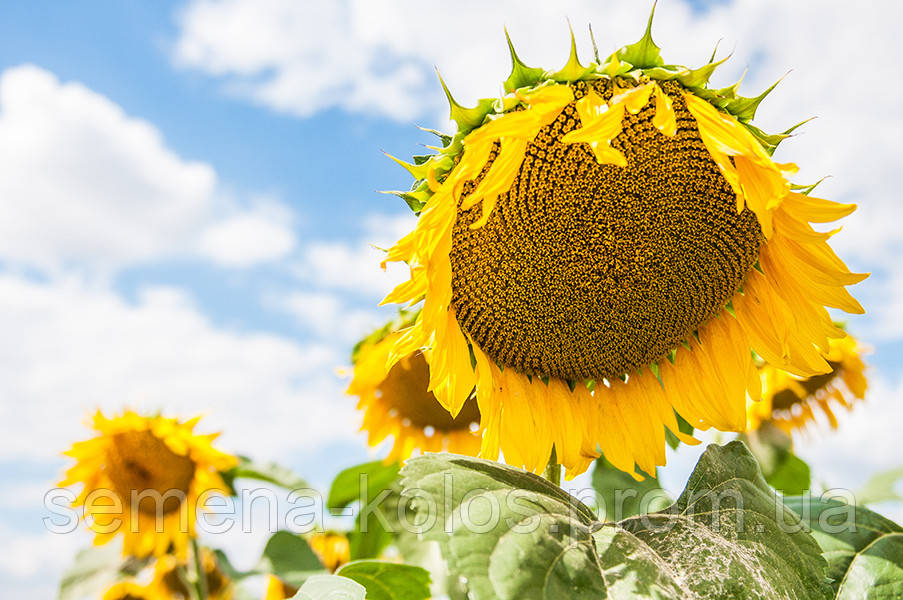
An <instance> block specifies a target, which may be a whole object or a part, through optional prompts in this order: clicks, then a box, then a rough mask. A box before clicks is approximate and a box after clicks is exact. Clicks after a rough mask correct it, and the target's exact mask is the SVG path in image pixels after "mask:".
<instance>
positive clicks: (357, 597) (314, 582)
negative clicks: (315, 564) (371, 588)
mask: <svg viewBox="0 0 903 600" xmlns="http://www.w3.org/2000/svg"><path fill="white" fill-rule="evenodd" d="M366 595H367V590H366V589H364V586H362V585H361V584H359V583H357V582H356V581H352V580H351V579H348V578H347V577H339V576H338V575H314V576H312V577H311V578H310V579H308V580H307V581H305V582H304V585H302V586H301V589H299V590H298V593H297V594H295V595H294V596H292V597H293V598H297V599H298V600H364V598H365V597H366Z"/></svg>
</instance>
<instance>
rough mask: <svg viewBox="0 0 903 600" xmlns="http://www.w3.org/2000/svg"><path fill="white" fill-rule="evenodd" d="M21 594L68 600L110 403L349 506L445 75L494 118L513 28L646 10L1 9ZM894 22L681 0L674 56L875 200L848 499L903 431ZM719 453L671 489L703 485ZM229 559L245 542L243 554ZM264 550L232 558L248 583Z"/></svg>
mask: <svg viewBox="0 0 903 600" xmlns="http://www.w3.org/2000/svg"><path fill="white" fill-rule="evenodd" d="M0 11H2V13H0V16H2V18H0V331H3V332H4V340H5V344H4V345H2V346H0V398H2V402H0V537H2V539H4V540H5V541H6V542H7V544H6V545H5V547H6V548H7V556H8V559H5V560H4V561H2V562H0V587H2V589H4V590H6V591H7V592H8V593H9V595H10V596H15V595H16V594H18V596H17V597H28V598H51V597H53V596H54V594H55V587H56V582H57V580H58V577H59V574H60V573H61V572H62V569H64V568H65V566H66V565H67V563H68V561H69V560H70V558H71V556H72V554H73V553H74V552H75V550H76V549H77V548H79V547H82V546H84V545H86V544H88V543H89V540H90V538H89V536H87V534H85V533H84V532H77V533H73V534H69V535H65V536H61V535H55V534H51V533H48V532H47V531H45V529H44V527H43V525H42V517H43V516H45V509H44V507H43V504H42V502H43V500H42V499H43V496H44V493H45V492H46V491H47V490H48V489H49V488H50V487H51V486H53V485H54V482H55V481H57V480H58V479H59V476H60V474H61V472H62V469H63V468H64V467H65V465H66V461H65V460H63V458H62V457H61V455H60V453H61V452H62V451H63V450H65V449H66V448H67V447H68V446H69V445H70V444H71V443H72V442H73V441H75V440H78V439H80V438H83V437H85V436H86V435H88V434H89V431H88V429H87V428H86V420H87V417H88V415H89V414H90V413H91V412H92V411H93V410H95V409H96V408H98V407H101V408H103V409H104V410H108V411H117V410H120V409H121V408H123V407H125V406H129V407H133V408H137V409H141V410H147V411H156V410H163V411H164V412H166V413H169V414H173V415H182V416H190V415H194V414H203V415H204V419H203V421H202V425H201V426H200V427H201V428H202V429H206V430H207V431H222V432H223V435H222V437H221V438H220V442H219V444H220V446H221V447H223V448H224V449H226V450H229V451H231V452H240V453H244V454H251V455H253V456H254V457H255V458H259V459H261V460H279V461H281V462H283V463H285V464H287V465H289V466H291V467H292V468H294V469H295V470H296V471H297V472H298V473H300V474H302V475H303V476H304V477H306V478H307V479H308V480H309V481H311V482H312V483H314V484H315V485H317V486H319V487H321V488H325V487H326V486H327V485H328V483H329V481H330V479H331V475H332V474H333V473H335V472H336V471H337V470H339V469H340V468H342V467H345V466H349V465H352V464H355V463H357V462H361V461H364V460H367V459H368V458H372V457H373V456H378V455H379V454H378V453H377V454H373V452H370V451H368V449H367V448H366V444H365V440H364V438H363V436H362V434H360V433H358V427H359V423H360V420H359V416H358V415H357V414H356V412H355V410H354V401H353V399H351V398H349V397H347V396H345V395H344V394H343V389H344V386H345V385H346V383H347V382H346V380H343V379H342V377H341V376H340V375H339V374H337V369H341V367H343V366H345V365H347V364H348V362H349V356H348V355H349V351H350V347H351V346H352V345H353V343H354V342H355V341H356V339H357V338H359V337H360V336H361V335H363V334H365V333H367V332H368V331H369V330H370V329H372V328H373V327H374V326H377V325H379V324H380V323H381V322H382V321H383V320H385V319H386V318H388V317H389V316H390V315H391V309H387V308H382V309H381V308H378V307H377V303H378V301H379V300H380V298H381V297H382V296H384V295H385V293H386V292H387V291H388V290H389V289H391V287H392V284H393V282H394V281H398V280H399V277H400V275H401V274H400V273H399V272H398V271H393V270H391V269H390V270H389V272H387V273H382V272H381V271H380V270H379V268H378V259H379V255H380V252H379V250H378V249H377V247H386V246H387V245H389V244H391V242H392V241H394V239H396V238H397V237H399V236H400V235H401V234H402V233H404V231H405V230H406V228H409V227H410V225H411V224H412V222H413V216H412V215H411V213H410V211H409V210H408V209H407V207H406V206H405V205H404V203H403V202H402V201H400V200H399V199H397V198H395V197H393V196H391V195H385V194H380V193H378V192H379V191H380V190H392V189H405V188H406V187H407V185H409V177H408V175H407V173H405V172H404V171H403V170H401V169H399V168H398V167H397V166H396V165H394V164H393V163H392V161H390V160H388V159H387V158H386V157H385V156H384V152H388V153H390V154H393V155H397V156H400V157H405V156H410V155H412V154H419V153H423V152H424V148H423V145H424V144H430V143H432V142H433V139H431V137H432V136H431V134H428V133H425V132H423V131H421V130H419V129H418V126H423V127H435V128H440V129H445V130H447V129H448V126H449V123H448V121H447V105H446V104H445V100H444V96H443V93H442V91H441V87H440V86H439V83H438V80H437V78H436V75H435V70H436V69H438V70H439V72H441V74H442V77H443V79H444V80H445V81H446V82H447V83H448V85H449V87H450V88H451V89H452V91H453V93H454V94H455V96H456V98H457V99H458V100H459V101H460V102H461V103H462V104H469V103H470V104H472V103H473V102H474V101H475V100H476V99H477V98H479V97H486V96H493V95H496V94H497V93H498V90H499V88H500V81H502V80H503V79H504V78H505V77H506V76H507V73H508V69H509V59H508V53H507V48H506V45H505V40H504V29H503V28H504V27H507V29H508V31H509V32H510V34H511V37H512V40H513V41H514V43H515V45H516V46H517V49H518V53H519V55H520V56H521V58H523V59H524V60H525V61H526V62H528V63H529V64H531V65H540V66H543V67H547V68H557V67H558V66H560V65H562V64H564V62H565V60H566V58H567V51H568V43H569V37H568V36H569V31H568V20H569V21H570V24H571V26H572V27H573V30H574V32H575V35H576V38H577V44H578V49H579V51H580V53H581V56H582V57H583V59H584V62H586V61H588V60H589V59H590V58H591V56H592V54H591V45H590V41H589V36H588V35H587V34H586V31H587V27H586V26H587V24H588V23H590V22H591V23H592V24H593V30H594V33H595V38H596V41H597V43H598V45H599V48H600V52H602V53H603V54H607V53H610V52H611V51H613V50H614V49H616V48H617V47H619V46H621V45H623V44H624V43H629V42H633V41H635V40H636V39H637V38H638V37H639V35H640V34H641V32H642V29H643V27H644V25H645V21H646V18H647V16H648V6H647V3H644V2H635V1H633V0H630V1H628V0H618V1H614V0H570V1H563V2H558V3H546V2H525V1H523V0H521V1H517V2H513V1H498V2H494V3H486V2H475V1H469V0H462V1H459V2H454V3H423V2H418V3H414V2H408V1H395V2H389V1H383V0H358V1H352V0H345V1H337V2H321V3H313V2H296V1H293V0H263V1H261V0H253V1H252V0H225V1H221V0H216V1H214V0H185V1H178V2H176V1H172V2H163V1H161V2H154V3H139V2H115V1H112V0H110V1H90V2H83V3H58V2H42V1H35V2H28V3H4V4H3V5H2V8H0ZM901 12H903V9H901V8H900V7H899V6H898V5H897V4H896V3H893V2H890V1H888V2H877V1H876V2H863V3H859V4H857V5H856V8H855V10H851V9H850V7H849V4H848V3H842V2H833V1H829V2H793V3H788V2H781V1H778V0H764V1H763V0H734V1H725V2H721V1H706V2H699V1H697V2H684V1H681V0H661V1H660V2H659V5H658V8H657V13H656V22H655V26H654V35H655V39H656V41H657V42H658V44H659V45H660V46H662V47H663V48H664V51H663V52H664V56H665V58H666V60H667V61H668V62H674V63H678V64H688V65H691V66H693V65H699V64H702V63H703V62H705V61H706V60H707V59H708V57H709V56H710V54H711V52H712V50H713V48H714V47H715V44H716V42H719V40H720V44H719V53H720V54H724V55H726V54H729V53H730V54H732V57H731V59H730V60H729V61H728V62H727V63H726V64H725V65H724V66H723V67H722V68H721V69H720V70H719V71H718V72H717V73H716V75H715V78H714V81H713V84H714V85H716V86H719V87H720V86H723V85H728V84H731V83H733V82H734V81H736V80H737V79H738V78H739V77H741V76H742V75H743V74H744V72H745V78H744V80H743V84H742V87H741V91H742V92H746V93H747V94H748V95H752V94H754V93H758V92H759V91H760V90H762V89H764V88H765V87H767V86H768V85H770V84H771V83H772V82H773V81H775V80H776V79H778V78H780V77H781V76H783V75H785V74H786V73H788V71H789V75H788V76H787V77H786V78H785V79H784V81H783V82H782V83H781V85H780V86H778V88H777V89H776V90H775V91H774V92H773V93H772V94H771V96H769V97H768V99H767V100H766V102H765V103H764V104H763V105H762V107H761V108H760V110H759V114H758V115H757V120H756V122H757V124H759V125H760V127H762V128H764V129H766V130H771V131H774V130H782V129H785V128H786V127H789V126H790V125H793V124H795V123H797V122H799V121H801V120H803V119H806V118H808V117H811V116H816V117H817V118H816V119H815V120H813V121H812V122H810V123H808V124H807V125H806V126H804V127H803V128H802V132H801V133H800V135H798V136H795V137H793V138H792V139H790V140H788V141H787V142H785V143H784V144H783V145H782V146H781V148H780V149H779V151H778V153H777V155H776V159H777V160H780V161H793V162H796V163H798V164H799V165H800V167H801V170H800V173H799V176H798V177H797V181H799V182H802V183H811V182H814V181H816V180H818V179H820V178H822V177H823V176H826V175H829V176H830V177H829V178H828V179H826V180H825V181H824V182H823V183H822V184H821V185H820V187H819V188H818V192H819V193H820V194H821V195H822V196H823V197H827V198H830V199H833V200H837V201H841V202H855V203H857V204H858V205H859V210H858V211H857V212H856V213H855V214H854V215H853V216H851V217H850V218H848V219H847V220H846V221H845V223H844V230H843V232H841V233H840V234H839V235H837V236H836V237H835V238H834V247H835V249H836V250H837V251H838V253H839V254H840V255H841V256H842V257H844V259H845V260H847V262H848V264H849V265H850V267H851V268H852V269H853V270H859V271H868V272H871V273H872V276H871V277H870V278H869V279H868V280H866V282H864V283H862V284H859V285H858V286H856V288H855V289H854V290H853V292H854V294H855V295H856V296H857V297H858V298H859V299H860V300H861V301H862V303H863V305H865V306H866V308H867V310H868V313H867V314H866V315H865V316H862V317H855V318H850V319H849V320H848V323H849V328H850V330H851V331H853V332H854V333H855V334H857V335H858V336H860V337H861V338H862V339H863V340H865V341H866V342H867V343H868V344H869V345H870V346H871V348H872V349H873V350H872V354H871V355H870V357H869V358H868V362H869V364H870V365H871V372H870V376H871V381H872V389H871V392H870V395H869V397H868V399H867V402H866V403H864V404H863V405H861V406H859V407H857V408H856V410H855V411H854V412H853V413H852V414H850V415H843V418H842V419H841V427H840V429H839V430H838V431H836V432H832V431H830V430H828V428H827V427H824V426H821V427H818V428H816V429H815V430H813V431H812V432H810V434H809V435H807V436H805V437H804V438H802V439H800V440H798V442H797V451H798V452H799V453H800V454H801V455H802V456H804V457H805V458H806V459H807V460H809V461H810V462H811V463H812V465H813V470H814V471H815V472H816V473H817V474H818V478H819V479H820V480H821V481H825V482H826V483H828V484H829V485H845V486H849V487H854V488H855V487H856V486H857V485H860V484H861V483H862V482H864V481H865V479H866V478H867V477H868V476H869V475H870V474H872V473H875V472H878V471H880V470H883V469H886V468H889V467H892V466H897V465H898V464H899V463H900V459H899V456H900V453H899V450H898V445H897V442H898V425H897V424H898V423H899V422H900V421H901V420H903V405H901V403H900V402H899V401H898V399H899V398H900V396H901V391H903V379H901V376H900V375H899V372H900V368H899V367H900V366H901V360H900V358H899V357H900V355H901V351H903V318H901V317H899V314H900V312H901V311H903V263H901V261H900V260H899V258H900V256H901V250H903V231H901V229H900V228H899V226H898V223H899V220H900V217H903V209H901V203H900V198H899V194H898V192H897V188H896V175H897V174H898V173H897V171H898V165H899V164H900V158H901V157H900V145H899V140H900V139H901V136H903V117H901V116H900V115H899V98H900V96H901V92H903V90H901V87H903V80H901V79H900V78H899V77H896V76H894V75H893V65H892V64H889V61H891V60H893V57H895V56H899V55H900V50H901V43H900V41H899V35H898V32H897V30H896V23H898V22H899V17H900V16H901ZM696 456H697V454H694V452H692V451H691V452H685V451H682V452H680V453H678V454H677V455H676V456H674V457H673V460H672V464H671V465H670V466H669V467H667V468H666V469H665V470H664V472H663V480H664V482H665V484H666V486H669V487H670V488H671V489H674V490H675V491H679V489H680V486H681V483H682V482H683V480H684V479H685V477H686V475H687V473H688V472H689V470H690V468H691V467H692V464H693V462H694V460H695V457H696ZM227 538H228V536H227ZM262 542H263V537H260V536H258V537H254V538H246V537H240V536H233V537H232V538H228V539H223V540H222V544H223V545H225V546H227V547H229V548H235V549H236V551H237V552H238V553H239V554H241V555H243V556H244V557H245V558H247V559H248V560H250V558H251V557H253V556H254V554H255V553H257V552H259V549H260V544H262Z"/></svg>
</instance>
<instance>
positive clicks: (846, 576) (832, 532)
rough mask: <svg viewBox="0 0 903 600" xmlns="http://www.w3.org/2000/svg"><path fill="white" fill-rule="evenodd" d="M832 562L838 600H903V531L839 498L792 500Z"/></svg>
mask: <svg viewBox="0 0 903 600" xmlns="http://www.w3.org/2000/svg"><path fill="white" fill-rule="evenodd" d="M785 501H786V504H787V506H788V507H790V508H791V509H793V510H794V511H796V512H797V513H798V514H799V515H800V516H801V517H802V519H803V521H804V522H805V523H806V524H807V525H808V526H809V527H810V528H811V529H812V536H813V537H814V538H815V540H816V541H817V542H818V543H819V545H820V546H821V548H822V551H823V552H824V556H825V558H826V559H827V561H828V571H827V573H828V576H829V577H830V578H831V581H832V586H833V587H834V591H835V592H836V596H835V597H836V598H838V599H844V600H853V599H856V600H860V599H863V598H901V597H903V527H900V526H899V525H897V524H896V523H894V522H893V521H890V520H888V519H886V518H884V517H882V516H881V515H879V514H877V513H875V512H872V511H870V510H868V509H866V508H861V507H857V506H853V505H851V504H846V503H844V502H841V501H839V500H835V499H827V500H825V499H818V498H812V497H809V496H799V497H794V498H786V499H785Z"/></svg>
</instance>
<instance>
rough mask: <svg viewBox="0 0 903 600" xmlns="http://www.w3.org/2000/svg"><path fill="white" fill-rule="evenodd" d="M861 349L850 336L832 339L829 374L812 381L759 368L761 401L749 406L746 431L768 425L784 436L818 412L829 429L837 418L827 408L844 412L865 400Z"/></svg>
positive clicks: (834, 426) (803, 425)
mask: <svg viewBox="0 0 903 600" xmlns="http://www.w3.org/2000/svg"><path fill="white" fill-rule="evenodd" d="M862 353H863V350H862V348H861V347H860V346H859V345H858V344H857V342H856V340H855V339H854V338H853V337H852V336H849V335H848V336H847V337H844V338H840V339H832V340H831V342H830V348H829V352H828V354H827V355H826V356H825V359H826V360H827V361H828V365H829V366H830V367H831V370H830V371H828V372H827V373H822V374H820V375H815V376H813V377H796V376H794V375H791V374H789V373H787V372H785V371H782V370H780V369H775V368H774V367H772V366H771V365H767V364H764V365H762V366H761V367H760V373H761V375H762V386H763V388H762V389H763V393H762V400H761V401H760V402H753V403H750V405H749V428H750V429H758V428H759V427H760V426H761V425H762V424H763V423H765V422H770V423H773V424H774V425H776V426H777V427H779V428H780V429H782V430H784V431H785V432H786V433H788V434H792V433H793V431H800V430H803V429H805V427H806V426H807V425H808V424H809V423H811V422H813V421H814V420H815V418H816V417H815V414H816V410H820V411H821V412H822V413H823V414H824V415H825V417H827V419H828V422H829V423H830V424H831V427H832V428H833V429H836V428H837V417H836V416H835V415H834V410H833V409H832V407H831V404H832V403H834V404H838V405H840V406H842V407H844V408H846V409H847V410H850V409H852V408H853V403H854V402H855V401H856V400H862V399H863V398H865V392H866V389H867V388H868V380H867V379H866V377H865V363H863V362H862Z"/></svg>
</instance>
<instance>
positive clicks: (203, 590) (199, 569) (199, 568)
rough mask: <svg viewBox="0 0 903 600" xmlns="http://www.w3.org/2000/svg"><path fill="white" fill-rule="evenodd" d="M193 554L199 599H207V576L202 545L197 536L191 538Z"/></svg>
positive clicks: (195, 587)
mask: <svg viewBox="0 0 903 600" xmlns="http://www.w3.org/2000/svg"><path fill="white" fill-rule="evenodd" d="M191 554H192V555H193V559H194V589H195V592H196V593H197V597H198V600H207V577H206V576H205V574H204V565H203V560H202V559H201V546H200V544H198V540H197V538H191Z"/></svg>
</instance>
